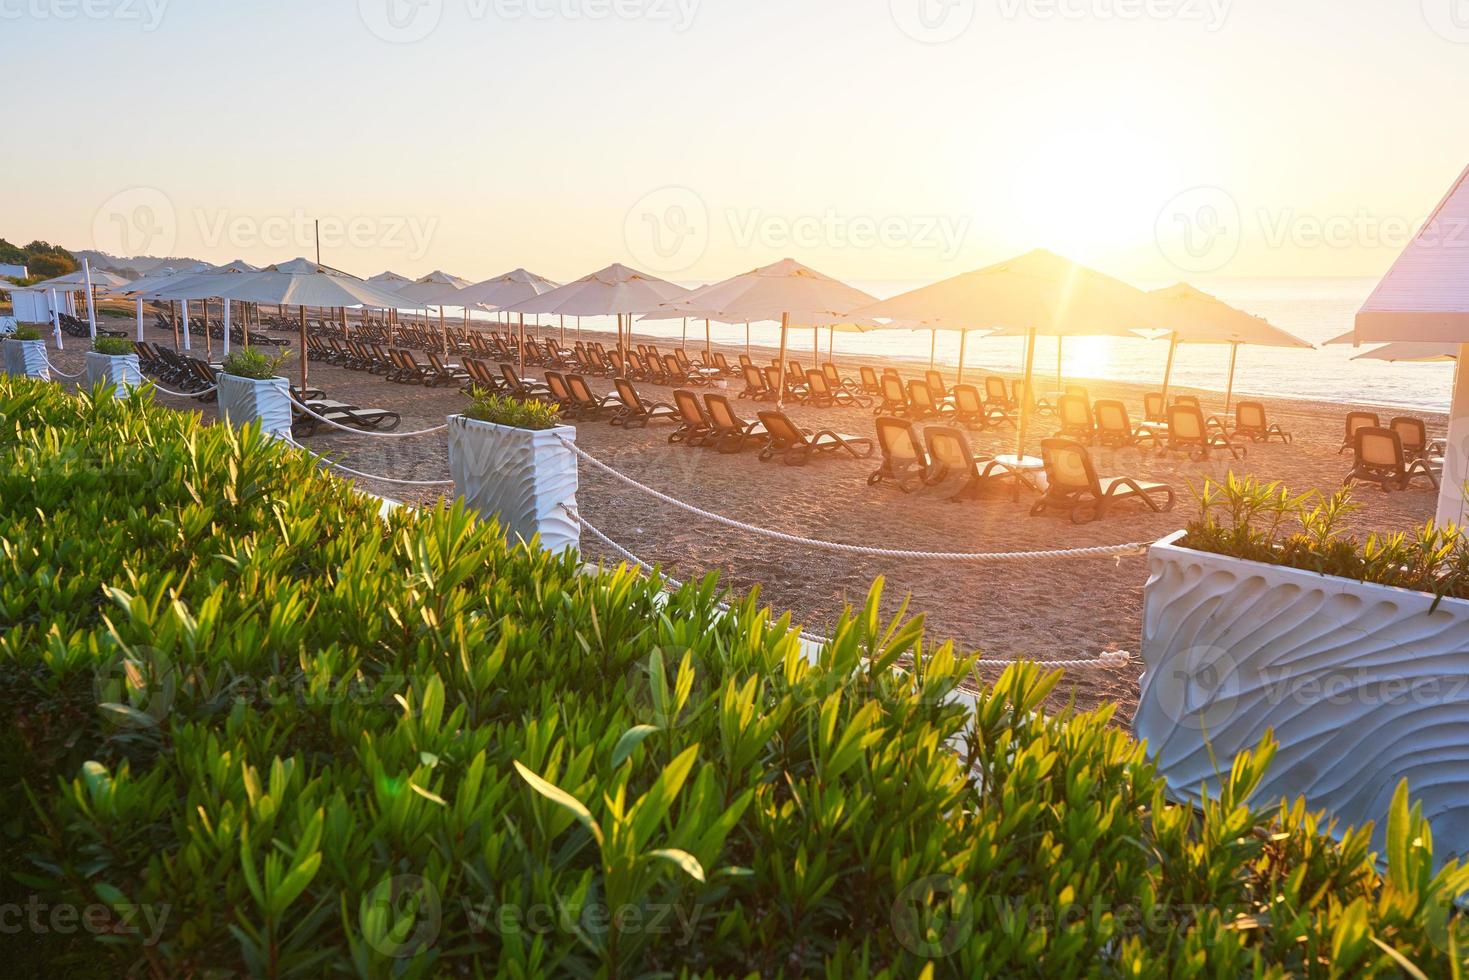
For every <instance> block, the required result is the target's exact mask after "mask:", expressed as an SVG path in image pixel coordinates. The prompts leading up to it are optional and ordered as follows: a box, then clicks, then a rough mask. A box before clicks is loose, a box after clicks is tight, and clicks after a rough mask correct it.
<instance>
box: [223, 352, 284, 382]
mask: <svg viewBox="0 0 1469 980" xmlns="http://www.w3.org/2000/svg"><path fill="white" fill-rule="evenodd" d="M289 353H290V351H288V350H284V349H282V350H281V352H280V353H279V354H277V355H275V356H274V357H271V356H268V355H266V354H264V353H262V352H261V350H260V348H258V347H237V348H235V349H234V350H232V351H230V354H229V356H228V357H226V358H225V359H224V373H225V374H233V375H234V376H235V377H237V378H253V379H255V380H256V381H265V380H268V379H270V378H273V377H275V376H276V371H278V370H279V369H280V366H281V365H282V364H283V363H285V360H286V355H287V354H289Z"/></svg>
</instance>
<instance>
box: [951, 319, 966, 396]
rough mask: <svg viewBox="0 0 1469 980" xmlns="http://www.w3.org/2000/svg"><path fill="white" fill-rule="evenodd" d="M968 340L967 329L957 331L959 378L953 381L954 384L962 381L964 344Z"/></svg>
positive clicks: (959, 383)
mask: <svg viewBox="0 0 1469 980" xmlns="http://www.w3.org/2000/svg"><path fill="white" fill-rule="evenodd" d="M968 340H969V331H968V330H961V331H959V378H958V380H957V381H955V382H954V383H955V384H956V385H962V384H963V383H964V345H965V343H966V342H967V341H968Z"/></svg>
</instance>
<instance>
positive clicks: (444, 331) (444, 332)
mask: <svg viewBox="0 0 1469 980" xmlns="http://www.w3.org/2000/svg"><path fill="white" fill-rule="evenodd" d="M439 335H440V336H441V337H443V339H444V356H445V357H448V356H449V328H448V326H447V325H446V324H445V323H444V308H443V307H442V306H441V307H439Z"/></svg>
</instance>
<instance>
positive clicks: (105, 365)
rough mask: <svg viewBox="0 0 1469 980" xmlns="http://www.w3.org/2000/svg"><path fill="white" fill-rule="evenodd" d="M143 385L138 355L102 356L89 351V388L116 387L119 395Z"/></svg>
mask: <svg viewBox="0 0 1469 980" xmlns="http://www.w3.org/2000/svg"><path fill="white" fill-rule="evenodd" d="M142 383H143V372H142V371H141V370H140V369H139V367H138V355H137V354H100V353H98V352H97V351H94V350H89V351H87V387H89V388H95V387H97V385H99V384H109V385H115V386H116V387H117V393H118V394H119V395H122V394H126V393H127V391H128V389H129V388H136V387H138V386H139V385H141V384H142Z"/></svg>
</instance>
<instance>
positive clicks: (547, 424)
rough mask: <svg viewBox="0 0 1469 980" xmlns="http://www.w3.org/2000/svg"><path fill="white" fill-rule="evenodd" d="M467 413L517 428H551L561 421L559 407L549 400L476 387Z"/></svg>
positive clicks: (487, 420) (481, 419)
mask: <svg viewBox="0 0 1469 980" xmlns="http://www.w3.org/2000/svg"><path fill="white" fill-rule="evenodd" d="M464 414H465V415H467V416H469V417H470V418H472V419H476V420H477V421H480V422H494V423H495V424H497V425H508V426H511V427H512V428H516V429H535V430H541V429H550V428H553V427H554V426H556V425H559V424H560V423H561V419H560V409H559V408H557V407H556V406H555V405H552V404H550V403H549V402H542V401H535V400H532V399H529V398H514V397H511V396H509V395H497V394H495V393H493V392H489V391H484V390H482V389H475V392H474V400H473V401H472V402H471V403H470V405H469V408H468V409H466V410H465V412H464Z"/></svg>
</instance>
